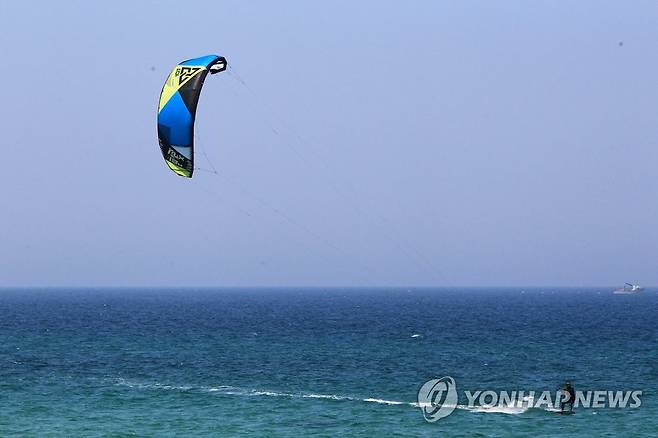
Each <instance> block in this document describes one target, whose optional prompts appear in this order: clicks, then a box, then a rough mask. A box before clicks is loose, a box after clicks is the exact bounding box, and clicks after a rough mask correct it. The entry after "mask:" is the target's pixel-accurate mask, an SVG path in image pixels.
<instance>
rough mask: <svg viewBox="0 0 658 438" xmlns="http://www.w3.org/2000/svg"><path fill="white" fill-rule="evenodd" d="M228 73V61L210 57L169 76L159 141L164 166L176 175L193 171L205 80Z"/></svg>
mask: <svg viewBox="0 0 658 438" xmlns="http://www.w3.org/2000/svg"><path fill="white" fill-rule="evenodd" d="M224 70H226V59H225V58H224V57H222V56H217V55H208V56H202V57H200V58H194V59H189V60H187V61H183V62H181V63H180V64H178V65H177V66H175V67H174V69H173V70H172V71H171V73H170V74H169V77H168V78H167V82H165V84H164V87H162V92H161V93H160V104H159V105H158V141H159V142H160V150H161V151H162V156H163V157H164V159H165V163H167V166H169V168H170V169H171V170H173V171H174V172H175V173H176V174H177V175H180V176H184V177H187V178H192V173H193V172H194V119H195V116H196V106H197V103H198V102H199V95H200V94H201V88H202V87H203V81H204V80H205V79H206V76H207V75H208V72H210V73H211V74H215V73H219V72H222V71H224Z"/></svg>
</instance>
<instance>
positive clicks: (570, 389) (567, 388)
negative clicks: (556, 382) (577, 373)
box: [560, 380, 576, 412]
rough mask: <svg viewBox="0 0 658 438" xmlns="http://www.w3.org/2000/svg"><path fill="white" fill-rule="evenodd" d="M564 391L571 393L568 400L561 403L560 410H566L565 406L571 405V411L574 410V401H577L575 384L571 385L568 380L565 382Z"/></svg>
mask: <svg viewBox="0 0 658 438" xmlns="http://www.w3.org/2000/svg"><path fill="white" fill-rule="evenodd" d="M562 391H564V392H566V393H567V394H569V395H568V397H567V399H566V400H564V401H562V402H561V403H560V410H561V411H564V408H565V407H566V406H567V405H569V412H573V403H574V401H576V391H575V390H574V389H573V386H571V382H570V381H568V380H567V381H566V382H564V388H562Z"/></svg>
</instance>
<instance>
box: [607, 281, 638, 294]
mask: <svg viewBox="0 0 658 438" xmlns="http://www.w3.org/2000/svg"><path fill="white" fill-rule="evenodd" d="M643 290H644V288H643V287H642V286H640V285H639V284H631V283H625V284H624V287H620V288H619V289H615V290H614V292H613V293H615V294H618V295H630V294H636V293H638V292H642V291H643Z"/></svg>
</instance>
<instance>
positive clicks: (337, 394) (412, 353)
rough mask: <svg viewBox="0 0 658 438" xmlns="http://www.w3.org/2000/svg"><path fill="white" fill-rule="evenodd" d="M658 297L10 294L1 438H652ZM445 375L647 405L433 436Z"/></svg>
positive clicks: (454, 422) (426, 292) (595, 292)
mask: <svg viewBox="0 0 658 438" xmlns="http://www.w3.org/2000/svg"><path fill="white" fill-rule="evenodd" d="M657 292H658V291H656V290H647V291H645V292H643V293H641V294H638V295H629V296H620V295H613V294H612V293H611V288H599V289H550V288H546V289H527V290H525V291H523V292H522V291H521V290H520V289H484V288H483V289H460V290H447V289H438V290H431V289H411V290H406V289H396V290H383V289H381V290H365V289H358V290H350V289H272V290H266V289H258V290H249V289H235V290H210V289H204V290H193V289H186V290H165V289H160V290H148V289H133V290H131V289H122V290H103V289H93V290H92V289H76V290H55V289H50V290H28V289H22V290H4V291H0V402H1V403H2V405H1V409H0V435H1V436H107V435H110V436H169V435H182V436H231V435H235V436H237V435H245V434H250V435H252V436H305V435H318V436H337V435H350V436H375V435H378V436H465V437H472V436H550V435H554V436H615V437H616V436H656V434H657V433H658V393H657V390H658V318H656V316H657V313H658V312H657V311H656V309H657V308H658V294H657ZM413 335H419V336H416V337H412V336H413ZM442 376H452V377H453V378H454V379H455V380H456V382H457V386H458V389H459V391H460V392H461V391H462V390H464V389H470V390H485V389H492V390H510V391H511V390H526V391H528V390H535V391H543V390H555V389H556V388H557V387H558V386H559V385H560V384H561V383H562V382H563V381H564V379H565V378H569V379H571V380H572V381H573V383H574V385H575V387H576V389H580V390H588V389H589V390H617V389H620V390H642V391H643V395H642V405H641V406H640V407H638V408H635V409H630V408H627V409H607V408H603V409H577V410H576V415H572V416H563V415H559V414H556V413H553V412H549V411H547V410H545V409H526V410H520V411H519V410H514V411H513V413H512V412H507V413H505V412H503V413H500V412H474V411H472V410H468V409H457V410H455V412H454V413H453V414H452V415H450V416H449V417H446V418H443V419H441V420H439V421H438V422H436V423H428V422H426V421H425V420H424V419H423V415H422V413H421V411H420V409H418V408H417V407H414V406H413V403H414V402H415V401H416V397H417V391H418V389H419V387H420V386H421V385H422V384H423V383H424V382H425V381H427V380H428V379H431V378H434V377H442ZM462 402H465V401H464V400H461V399H460V403H462Z"/></svg>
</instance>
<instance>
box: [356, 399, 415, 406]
mask: <svg viewBox="0 0 658 438" xmlns="http://www.w3.org/2000/svg"><path fill="white" fill-rule="evenodd" d="M363 401H364V402H369V403H380V404H383V405H404V404H406V403H405V402H401V401H395V400H383V399H381V398H364V399H363Z"/></svg>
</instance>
